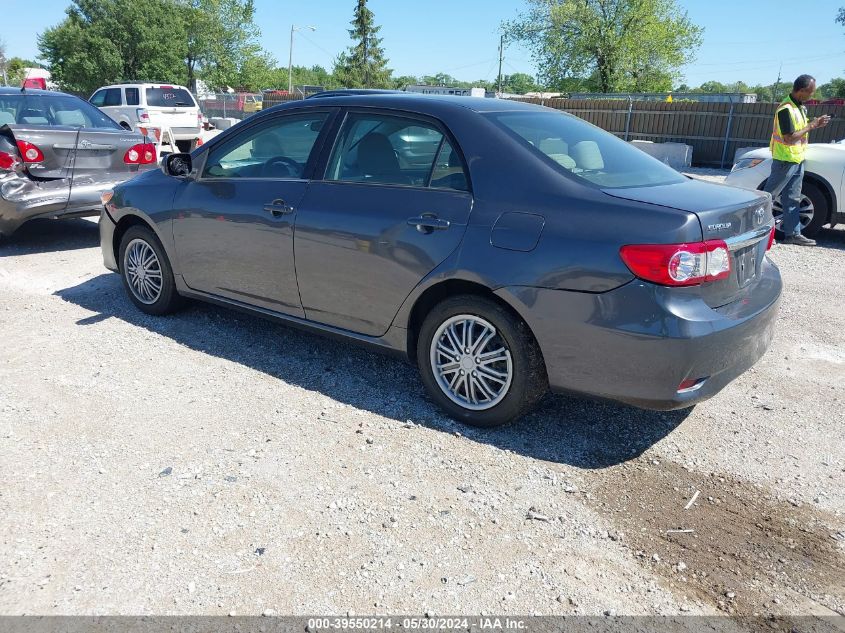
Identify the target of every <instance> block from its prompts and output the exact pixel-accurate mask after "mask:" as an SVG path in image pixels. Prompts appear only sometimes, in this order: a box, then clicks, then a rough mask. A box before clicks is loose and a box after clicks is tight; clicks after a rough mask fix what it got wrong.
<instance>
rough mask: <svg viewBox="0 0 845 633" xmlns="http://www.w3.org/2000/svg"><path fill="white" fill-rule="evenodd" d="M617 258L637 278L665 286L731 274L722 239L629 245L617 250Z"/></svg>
mask: <svg viewBox="0 0 845 633" xmlns="http://www.w3.org/2000/svg"><path fill="white" fill-rule="evenodd" d="M619 255H620V256H621V257H622V261H623V262H625V265H626V266H627V267H628V268H629V269H630V270H631V272H632V273H634V274H635V275H636V276H637V277H639V278H640V279H645V280H646V281H652V282H654V283H657V284H661V285H664V286H694V285H696V284H700V283H703V282H705V281H714V280H716V279H725V278H726V277H727V276H728V275H730V273H731V255H730V252H729V251H728V245H727V244H725V242H723V241H722V240H709V241H707V242H693V243H691V244H629V245H627V246H623V247H622V248H621V249H619Z"/></svg>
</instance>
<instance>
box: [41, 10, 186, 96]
mask: <svg viewBox="0 0 845 633" xmlns="http://www.w3.org/2000/svg"><path fill="white" fill-rule="evenodd" d="M66 13H67V17H66V18H65V19H64V21H63V22H61V23H60V24H59V25H58V26H55V27H52V28H49V29H47V30H46V31H44V33H42V34H41V35H40V36H39V37H38V48H39V50H40V52H41V57H42V58H44V59H46V60H47V61H48V63H49V67H50V72H51V74H52V78H53V80H54V81H56V82H57V83H58V84H59V85H60V86H61V87H62V88H64V89H65V90H70V91H73V92H79V93H83V94H90V93H91V92H93V91H94V90H96V89H97V88H98V87H100V86H102V85H105V84H109V83H115V82H119V81H123V80H128V79H139V80H150V81H172V82H175V83H185V81H186V80H187V73H186V72H185V66H184V63H183V59H184V55H183V50H182V45H181V44H180V42H182V41H184V28H185V26H184V22H183V19H182V15H181V14H180V13H179V12H178V11H176V10H174V4H173V2H172V0H145V1H144V2H137V1H136V0H73V4H71V6H70V7H68V9H67V11H66Z"/></svg>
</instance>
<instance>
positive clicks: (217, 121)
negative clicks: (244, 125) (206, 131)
mask: <svg viewBox="0 0 845 633" xmlns="http://www.w3.org/2000/svg"><path fill="white" fill-rule="evenodd" d="M209 123H211V125H213V126H214V127H216V128H217V129H218V130H228V129H229V128H230V127H232V126H233V125H234V124H235V123H239V120H238V119H233V118H232V117H214V118H212V119H209Z"/></svg>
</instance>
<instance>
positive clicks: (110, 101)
mask: <svg viewBox="0 0 845 633" xmlns="http://www.w3.org/2000/svg"><path fill="white" fill-rule="evenodd" d="M105 93H106V94H105V99H104V101H103V105H104V106H119V105H123V100H122V99H121V97H120V88H107V89H106V90H105Z"/></svg>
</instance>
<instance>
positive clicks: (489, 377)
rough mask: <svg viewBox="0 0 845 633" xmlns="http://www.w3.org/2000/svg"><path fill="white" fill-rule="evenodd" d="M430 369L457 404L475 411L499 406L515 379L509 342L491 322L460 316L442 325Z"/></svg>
mask: <svg viewBox="0 0 845 633" xmlns="http://www.w3.org/2000/svg"><path fill="white" fill-rule="evenodd" d="M429 357H430V360H431V369H432V372H433V374H434V377H435V379H436V380H437V385H438V386H439V387H440V389H441V390H442V391H443V393H444V394H445V395H446V396H447V397H448V398H449V399H450V400H451V401H452V402H454V403H455V404H457V405H459V406H461V407H463V408H465V409H470V410H473V411H483V410H485V409H490V408H492V407H494V406H496V405H497V404H498V403H499V402H501V401H502V399H503V398H504V397H505V396H506V395H507V393H508V389H509V388H510V386H511V381H512V380H513V361H512V359H511V353H510V350H509V349H508V346H507V343H506V341H505V340H504V339H503V338H502V336H501V335H500V334H499V332H497V330H496V328H495V327H494V326H493V324H492V323H490V322H489V321H487V320H485V319H482V318H481V317H479V316H475V315H471V314H459V315H456V316H453V317H451V318H449V319H447V320H446V321H445V322H443V323H442V324H441V325H440V327H439V328H438V329H437V332H435V334H434V337H432V339H431V348H430V350H429Z"/></svg>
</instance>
